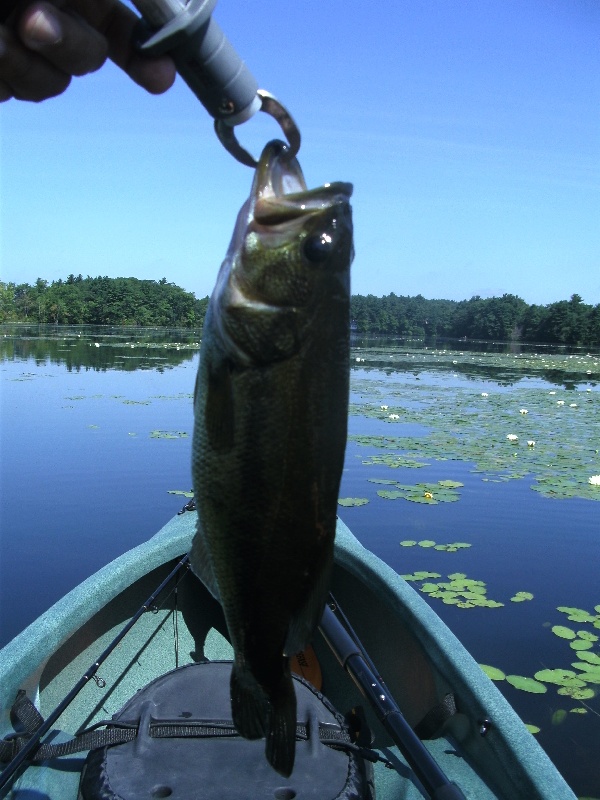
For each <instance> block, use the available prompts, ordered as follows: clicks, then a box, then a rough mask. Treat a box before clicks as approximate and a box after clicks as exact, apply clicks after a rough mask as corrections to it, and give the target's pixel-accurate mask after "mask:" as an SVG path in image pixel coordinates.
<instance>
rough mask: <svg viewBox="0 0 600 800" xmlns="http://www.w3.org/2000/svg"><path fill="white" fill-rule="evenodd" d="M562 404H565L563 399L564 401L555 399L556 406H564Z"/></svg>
mask: <svg viewBox="0 0 600 800" xmlns="http://www.w3.org/2000/svg"><path fill="white" fill-rule="evenodd" d="M564 404H565V401H564V400H557V401H556V405H557V406H564Z"/></svg>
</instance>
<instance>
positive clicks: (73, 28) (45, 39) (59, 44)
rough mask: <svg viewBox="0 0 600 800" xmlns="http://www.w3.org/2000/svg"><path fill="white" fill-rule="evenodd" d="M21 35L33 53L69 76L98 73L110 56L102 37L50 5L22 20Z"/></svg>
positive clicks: (39, 4)
mask: <svg viewBox="0 0 600 800" xmlns="http://www.w3.org/2000/svg"><path fill="white" fill-rule="evenodd" d="M19 35H20V37H21V39H22V41H23V43H24V44H25V45H26V46H27V47H28V48H29V49H31V50H33V51H35V52H37V53H39V54H40V55H42V56H43V57H44V58H46V59H47V60H48V61H49V62H50V64H52V65H53V66H55V67H56V68H57V69H59V70H61V71H62V72H65V73H67V74H68V75H86V74H87V73H89V72H95V71H96V70H97V69H99V68H100V67H101V66H102V64H104V62H105V61H106V57H107V55H108V44H107V42H106V39H105V38H104V36H102V34H101V33H99V32H98V31H97V30H95V29H94V28H93V27H92V26H91V25H88V23H87V22H86V21H85V20H84V19H81V18H80V17H74V16H71V15H70V14H68V13H63V12H62V11H60V10H59V9H58V8H56V6H54V5H51V4H50V3H46V2H37V3H34V4H33V5H31V6H29V8H27V9H26V11H25V12H24V13H23V14H22V16H21V18H20V20H19Z"/></svg>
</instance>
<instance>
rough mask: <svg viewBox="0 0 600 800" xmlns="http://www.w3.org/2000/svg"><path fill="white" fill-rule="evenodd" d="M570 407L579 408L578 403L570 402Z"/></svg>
mask: <svg viewBox="0 0 600 800" xmlns="http://www.w3.org/2000/svg"><path fill="white" fill-rule="evenodd" d="M569 408H577V403H569Z"/></svg>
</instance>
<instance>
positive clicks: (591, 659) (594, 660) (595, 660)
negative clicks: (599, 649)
mask: <svg viewBox="0 0 600 800" xmlns="http://www.w3.org/2000/svg"><path fill="white" fill-rule="evenodd" d="M577 655H578V656H579V658H580V659H581V660H582V661H587V662H588V663H589V664H594V666H600V656H599V655H598V654H597V653H590V652H588V651H587V650H584V651H583V652H580V653H578V654H577Z"/></svg>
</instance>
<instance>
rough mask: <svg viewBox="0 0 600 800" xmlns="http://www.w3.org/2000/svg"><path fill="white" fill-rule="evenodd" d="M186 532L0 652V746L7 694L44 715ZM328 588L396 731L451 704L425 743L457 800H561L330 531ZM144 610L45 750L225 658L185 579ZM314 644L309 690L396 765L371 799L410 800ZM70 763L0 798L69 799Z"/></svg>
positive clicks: (408, 599) (490, 707)
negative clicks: (393, 714)
mask: <svg viewBox="0 0 600 800" xmlns="http://www.w3.org/2000/svg"><path fill="white" fill-rule="evenodd" d="M194 525H195V514H191V513H190V514H185V515H183V516H181V517H176V518H174V519H173V520H172V521H171V522H170V523H168V525H167V526H165V528H163V530H162V531H160V532H159V533H158V534H157V535H156V536H155V537H153V538H152V539H151V540H149V542H147V543H145V544H144V545H141V546H140V547H139V548H135V549H134V550H133V551H130V552H129V553H126V554H124V556H122V557H121V558H119V559H117V560H116V561H114V562H112V564H109V565H108V566H107V567H105V568H104V569H103V570H100V572H98V573H96V575H94V576H92V577H91V578H90V579H88V580H87V581H85V582H84V583H82V584H81V585H80V586H79V587H77V588H76V589H74V590H73V592H71V593H70V594H69V595H67V596H66V597H65V598H63V599H62V600H61V601H59V603H57V604H56V605H55V606H54V607H53V608H52V609H50V610H49V611H48V612H46V614H44V615H42V617H40V618H39V619H38V620H37V621H36V622H35V623H33V625H32V626H30V627H29V628H28V629H27V630H26V631H24V632H23V633H22V634H20V635H19V636H18V637H17V638H16V639H15V640H13V642H11V643H10V644H9V645H8V646H7V647H6V648H5V649H4V650H3V651H0V685H1V686H2V698H1V701H2V716H1V719H0V724H1V727H0V735H1V736H4V735H7V734H8V733H9V732H11V731H12V725H11V724H10V720H9V711H10V706H11V705H12V702H13V701H14V698H15V695H16V692H17V690H18V689H22V688H25V689H27V692H28V695H29V696H30V697H31V698H32V700H34V702H35V703H36V705H37V706H38V708H39V710H40V711H41V714H42V716H44V717H47V716H48V715H49V714H50V713H51V712H52V711H53V710H54V708H55V707H56V706H58V704H59V703H60V702H61V701H62V700H63V698H64V696H65V694H66V693H67V692H68V691H69V690H70V689H71V688H72V687H73V686H74V685H75V684H76V683H77V682H78V681H79V679H80V678H81V676H82V675H83V674H84V673H85V672H86V670H88V668H89V667H90V665H91V664H92V663H94V661H95V660H96V659H97V658H98V657H99V655H100V654H101V653H102V652H103V651H104V650H105V649H106V648H107V647H108V645H109V644H110V643H111V642H112V641H113V639H114V638H115V637H116V636H117V634H118V633H119V632H120V631H121V630H122V628H123V627H124V625H125V624H126V623H127V622H128V621H129V620H130V619H131V617H132V616H133V615H134V614H135V612H136V611H137V610H138V609H139V607H140V606H141V605H142V604H143V603H144V601H145V600H146V599H147V598H148V597H149V596H150V595H151V593H152V592H153V590H154V589H155V588H156V586H157V585H158V584H159V583H160V582H161V581H162V580H164V578H165V577H166V576H167V575H168V574H169V572H170V571H171V570H172V569H173V567H174V566H175V565H176V563H177V560H178V559H179V557H180V556H181V555H183V554H184V553H185V552H187V550H188V549H189V546H190V543H191V538H192V536H193V532H194ZM332 592H333V595H334V596H335V598H336V601H337V602H338V603H339V604H340V606H341V608H342V609H344V611H345V613H346V615H347V616H348V617H349V619H350V620H351V623H352V626H353V627H354V629H355V630H356V632H357V634H358V636H359V638H360V639H361V641H362V643H363V645H364V646H365V649H366V651H367V652H368V653H369V655H370V657H371V659H372V661H373V662H374V664H375V665H376V666H377V668H378V670H379V672H380V674H381V675H382V676H383V678H384V680H385V682H386V684H387V686H388V688H389V690H390V692H391V694H392V695H393V696H394V698H395V700H396V702H397V703H398V705H399V706H400V708H401V709H402V712H403V714H404V716H405V718H406V719H407V721H408V722H409V724H411V725H413V726H414V725H416V724H417V723H419V722H420V721H421V720H422V719H423V718H424V717H425V716H426V715H427V714H428V712H430V711H431V710H432V709H434V708H435V707H436V706H438V705H439V704H440V703H441V702H442V701H443V699H444V698H445V696H446V695H447V694H448V693H452V694H453V695H454V698H455V700H456V706H457V709H458V713H455V714H454V715H453V716H452V717H451V718H450V719H449V720H448V721H447V722H446V728H445V730H444V736H443V737H442V738H439V739H433V740H428V741H426V742H425V744H426V747H427V748H428V750H429V751H430V752H431V753H432V754H433V756H434V758H435V759H436V761H437V762H438V764H439V765H440V767H441V768H442V770H443V771H444V772H445V773H446V774H447V776H448V777H449V778H450V779H451V780H453V781H455V782H456V783H457V784H458V785H459V786H460V787H461V789H462V791H463V792H464V794H465V796H466V797H467V798H473V800H474V799H475V798H477V800H487V798H495V797H505V798H510V800H518V798H527V799H528V800H532V799H534V798H545V799H546V800H550V798H552V800H563V798H564V800H572V799H573V798H574V795H573V793H572V792H571V791H570V790H569V788H568V787H567V786H566V784H565V783H564V781H563V780H562V778H561V777H560V775H559V774H558V772H557V771H556V770H555V768H554V767H553V765H552V764H551V762H550V761H549V759H548V758H547V756H546V755H545V753H544V752H543V750H542V749H541V748H540V747H539V745H538V744H537V742H536V741H535V740H534V739H533V737H532V736H531V734H529V732H528V731H527V730H526V728H525V726H524V725H523V723H522V722H521V721H520V719H519V718H518V717H517V715H516V714H515V712H514V711H513V709H512V708H511V706H510V705H509V704H508V703H507V702H506V701H505V700H504V698H503V697H502V695H501V694H500V693H499V692H498V690H497V689H496V687H495V686H493V684H492V683H491V682H490V681H489V679H488V678H487V676H485V675H484V673H483V672H482V670H481V669H480V668H479V667H478V666H477V664H476V663H475V662H474V661H473V659H472V658H471V656H470V655H469V654H468V653H467V652H466V651H465V650H464V648H463V647H462V645H460V643H459V642H458V640H456V639H455V637H454V636H453V634H452V633H451V632H450V631H449V630H448V629H447V628H446V626H445V625H444V624H443V623H442V622H441V621H440V620H439V618H438V617H437V616H436V615H435V613H434V612H433V611H432V610H431V609H430V608H429V607H428V606H427V605H426V603H425V602H424V601H423V600H422V598H420V596H419V595H417V593H416V592H414V590H413V589H412V588H411V587H409V586H408V585H407V584H406V583H405V582H404V581H402V580H401V579H400V578H399V577H398V576H397V575H396V574H395V573H394V572H393V571H392V570H391V569H390V568H388V567H387V566H386V565H385V564H383V563H382V562H381V561H380V560H379V559H377V558H375V557H374V556H373V555H372V554H370V553H369V552H368V551H366V550H364V548H362V546H361V545H360V544H359V543H358V542H357V540H356V539H355V538H354V537H353V536H352V534H351V533H350V532H349V531H348V529H347V528H346V526H345V525H343V523H341V522H339V523H338V533H337V539H336V566H335V569H334V575H333V582H332ZM157 602H158V607H156V608H151V609H149V610H147V611H145V612H144V613H143V614H142V615H141V617H140V619H139V620H138V622H137V623H136V625H135V626H134V627H133V628H132V630H131V631H130V632H129V633H128V634H127V636H126V638H125V639H124V640H123V641H122V642H121V643H120V644H119V645H118V646H117V647H116V648H115V649H114V650H113V651H112V652H111V653H110V655H108V657H107V659H106V660H105V661H104V663H103V664H102V665H101V667H100V668H99V669H98V671H97V675H96V678H94V679H93V680H89V681H88V682H87V683H86V685H85V686H84V688H83V689H82V691H81V692H80V694H79V695H78V696H77V698H76V699H75V701H74V702H73V703H72V704H71V705H70V706H69V707H68V708H67V710H66V711H65V712H64V713H63V714H62V716H61V717H60V719H59V721H58V724H57V728H59V729H60V733H55V734H51V736H54V737H55V740H56V741H59V740H61V739H62V740H64V739H67V738H69V736H71V735H73V734H74V733H75V732H76V731H77V730H79V729H80V728H85V727H88V726H89V725H91V724H94V723H96V722H99V721H102V720H107V719H110V717H111V716H112V715H113V714H115V713H116V712H117V711H119V710H120V708H121V707H122V706H123V705H124V704H125V702H126V701H127V700H129V699H130V698H131V697H132V696H133V695H134V694H135V693H136V692H137V691H138V690H140V689H142V688H143V687H144V686H146V685H147V684H148V683H149V682H150V681H152V680H154V679H155V678H157V677H158V676H160V675H163V674H164V673H166V672H168V671H170V670H173V669H175V668H176V667H179V666H183V665H185V664H189V663H193V662H195V661H199V660H201V659H202V658H208V659H209V660H230V659H231V658H232V656H233V651H232V648H231V645H230V644H229V642H228V640H227V631H226V626H225V621H224V618H223V614H222V611H221V608H220V606H219V604H218V603H217V602H216V601H215V600H214V599H213V598H212V596H211V595H210V594H209V593H208V592H207V590H206V589H205V588H204V587H203V585H202V584H201V583H200V582H199V581H198V580H197V579H196V578H195V577H194V576H193V575H192V573H191V572H190V571H189V570H187V571H186V573H185V575H184V577H183V578H182V579H181V580H180V582H179V583H178V585H177V589H176V590H174V586H173V587H171V588H167V589H166V590H165V592H164V593H163V595H162V596H161V597H160V598H159V599H158V601H157ZM314 648H315V652H316V654H317V658H318V660H319V663H320V666H321V670H322V674H323V687H322V691H323V694H324V695H325V696H326V697H327V698H328V699H329V700H330V701H331V702H332V703H333V705H334V706H335V707H336V708H337V709H338V710H339V711H340V712H342V713H345V712H346V711H348V710H349V709H351V708H354V707H356V706H361V707H362V708H363V709H364V711H365V714H366V717H367V720H368V724H369V727H370V729H371V730H372V732H373V733H374V734H375V743H374V745H373V746H374V747H376V748H378V749H379V750H381V751H382V753H383V754H384V755H385V756H386V757H387V758H388V759H389V760H390V761H392V762H393V763H395V764H396V765H397V767H398V769H397V770H390V769H387V768H386V767H385V766H383V765H382V764H377V765H375V777H376V788H377V797H378V798H380V800H416V799H417V798H420V797H422V796H423V795H422V793H421V791H420V789H419V786H418V781H417V779H416V777H415V776H414V774H413V773H412V771H411V770H410V768H409V767H408V766H407V764H406V762H405V760H404V759H403V757H402V756H401V755H400V753H399V751H398V749H397V747H395V746H394V744H393V742H392V740H391V738H390V737H389V735H388V734H387V733H386V731H385V730H384V729H383V727H382V726H381V724H380V723H379V722H378V721H377V719H376V717H375V715H374V714H373V712H372V711H371V710H370V709H369V708H367V707H366V706H367V704H366V701H365V700H364V698H363V697H362V696H361V694H360V693H359V691H358V689H357V687H356V686H355V685H354V684H353V683H352V681H351V680H350V678H349V677H348V676H347V675H346V674H345V673H344V672H343V670H342V669H341V667H340V665H339V664H338V662H337V660H336V659H335V657H334V656H333V654H332V653H331V651H330V650H329V648H328V647H327V645H326V643H325V641H324V640H323V638H322V637H321V636H320V635H317V636H316V637H315V641H314ZM34 665H37V666H36V667H35V668H34ZM103 684H104V685H103ZM486 719H487V720H490V721H491V726H490V727H489V730H488V732H487V733H486V735H485V736H483V735H482V733H481V723H482V722H483V720H486ZM46 741H48V739H46ZM84 760H85V753H83V754H77V755H71V756H69V757H63V758H59V759H54V760H53V761H52V762H51V763H48V764H47V765H45V766H34V767H32V768H29V769H27V770H25V771H24V772H22V773H21V774H20V775H19V777H18V778H17V780H16V781H15V782H14V783H13V787H12V794H11V793H10V791H9V792H8V794H6V793H5V794H3V793H2V791H0V797H3V796H7V797H14V798H18V797H19V791H23V792H24V791H25V790H27V789H28V790H30V791H36V792H38V793H40V794H41V796H42V797H44V798H49V800H55V798H56V799H57V800H58V798H61V800H68V798H71V797H72V798H73V800H75V798H76V797H77V786H78V783H79V773H80V770H81V767H82V765H83V762H84ZM478 773H479V774H478ZM24 796H25V795H24Z"/></svg>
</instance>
